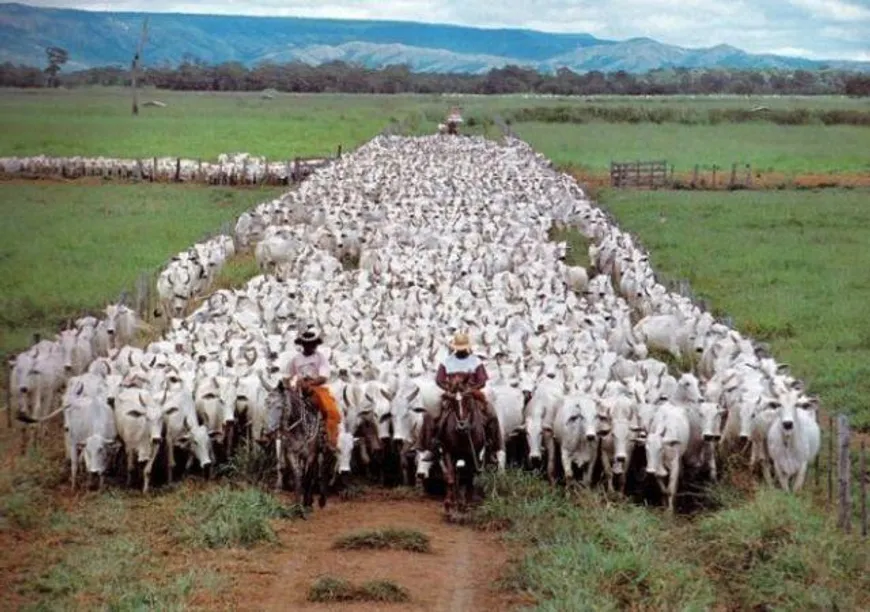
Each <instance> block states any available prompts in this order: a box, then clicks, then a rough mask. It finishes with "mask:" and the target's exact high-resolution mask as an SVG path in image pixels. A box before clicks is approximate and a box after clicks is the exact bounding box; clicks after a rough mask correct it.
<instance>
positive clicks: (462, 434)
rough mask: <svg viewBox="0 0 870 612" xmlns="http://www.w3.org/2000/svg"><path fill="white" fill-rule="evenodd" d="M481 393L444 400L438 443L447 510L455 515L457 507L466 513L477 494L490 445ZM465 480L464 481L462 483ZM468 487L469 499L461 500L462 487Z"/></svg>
mask: <svg viewBox="0 0 870 612" xmlns="http://www.w3.org/2000/svg"><path fill="white" fill-rule="evenodd" d="M485 401H486V400H485V399H484V398H483V396H482V394H481V393H480V392H479V391H452V392H447V393H445V394H444V395H443V398H442V406H441V410H442V414H441V422H440V426H439V427H438V432H437V436H438V441H439V442H440V444H441V453H442V460H443V463H444V479H445V480H446V484H447V497H445V499H444V510H445V511H446V512H448V513H450V512H451V510H452V509H453V507H454V506H456V505H457V500H458V510H459V511H460V512H465V510H466V509H467V507H468V504H470V503H471V498H472V495H473V493H474V476H475V475H476V474H477V472H479V471H480V469H481V468H482V465H481V459H480V455H481V451H482V450H483V449H484V447H485V446H486V423H485V420H484V419H485V417H484V407H483V405H482V402H485ZM460 481H461V482H460ZM461 484H464V485H465V496H464V497H463V498H460V497H459V487H460V485H461Z"/></svg>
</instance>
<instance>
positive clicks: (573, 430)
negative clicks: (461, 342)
mask: <svg viewBox="0 0 870 612" xmlns="http://www.w3.org/2000/svg"><path fill="white" fill-rule="evenodd" d="M569 226H570V227H572V228H575V229H576V230H578V231H579V232H581V233H582V234H583V235H584V236H585V237H586V238H587V239H588V240H589V241H590V246H589V248H588V255H589V257H590V260H591V262H590V263H591V265H590V267H589V269H588V272H587V269H586V268H583V267H579V266H572V265H568V264H566V263H565V261H566V255H571V254H570V253H569V252H568V249H569V245H568V244H567V243H565V242H553V241H550V240H549V236H550V232H551V230H552V229H553V228H565V227H569ZM242 249H253V250H254V251H255V253H256V255H257V260H258V262H259V263H260V265H261V267H262V270H263V274H261V275H258V276H256V277H254V278H252V279H251V280H250V281H249V282H248V283H247V284H246V285H245V286H243V287H240V288H237V289H232V290H227V289H221V290H218V291H214V292H211V290H210V289H209V287H210V282H211V280H213V278H214V275H215V271H216V270H217V269H219V268H220V266H221V265H222V263H223V261H224V260H225V259H226V258H227V257H229V256H230V255H232V254H233V253H234V252H236V250H242ZM349 261H352V262H353V265H349V264H348V262H349ZM160 279H161V280H159V281H158V287H159V293H160V294H161V299H162V300H163V302H164V311H165V312H166V327H165V332H164V335H163V338H162V339H161V340H159V341H156V342H153V343H151V344H149V345H148V346H147V347H146V348H144V349H141V348H136V347H134V346H131V345H130V344H129V341H130V339H131V338H132V336H133V334H134V332H135V329H136V326H137V325H138V322H137V320H136V317H135V313H133V312H132V311H131V310H129V309H126V308H124V307H118V306H110V307H108V308H107V310H106V318H105V319H103V320H97V319H95V318H91V317H88V318H84V319H81V320H79V321H77V322H76V323H75V325H74V327H73V329H71V330H69V331H64V332H62V333H61V334H60V335H59V336H58V338H57V340H55V341H49V340H44V341H42V342H40V343H39V344H37V345H35V346H34V347H32V348H31V349H30V350H29V351H27V352H25V353H22V354H20V355H18V356H17V358H16V359H14V361H13V363H12V366H13V371H12V381H13V383H12V384H13V392H14V403H15V409H16V411H18V412H19V413H20V414H24V415H27V417H28V420H31V421H40V420H41V419H44V418H45V416H46V415H47V414H49V412H50V411H51V409H52V407H53V406H54V405H59V406H60V408H58V410H61V411H62V412H63V418H64V423H65V438H66V445H67V452H68V458H69V459H70V461H71V465H72V466H73V469H72V479H73V485H74V486H75V479H76V472H77V466H78V464H79V463H80V462H82V463H83V464H84V466H85V468H86V470H87V472H88V473H90V474H92V475H96V476H99V477H100V482H102V476H103V474H104V472H105V471H106V470H107V467H108V465H109V464H110V461H109V460H108V457H109V456H110V455H111V453H112V452H113V451H114V450H115V449H118V448H123V449H124V451H125V452H126V457H127V466H128V473H130V474H132V473H133V471H134V468H136V467H137V466H138V465H141V466H143V468H144V469H143V471H142V474H143V477H144V478H143V488H144V489H145V490H147V488H148V483H149V479H150V474H151V469H152V466H153V464H154V461H155V458H156V457H157V456H158V452H159V450H160V449H161V448H163V449H164V450H165V452H166V457H167V460H168V465H170V466H172V465H173V464H174V456H175V454H174V453H175V450H176V449H178V448H181V449H185V450H186V451H188V453H187V455H188V457H189V459H188V464H187V467H190V466H191V464H192V462H193V461H197V462H198V463H199V464H200V465H201V466H203V467H207V466H209V465H210V464H213V463H215V462H216V461H218V460H226V458H227V457H228V456H229V454H230V452H232V448H231V447H232V444H233V442H232V440H233V438H234V436H242V437H247V438H248V440H250V441H261V442H262V441H263V440H264V437H265V435H266V433H267V432H266V428H267V420H268V419H267V417H266V411H265V402H266V396H267V394H268V393H269V391H270V390H271V389H272V388H273V387H274V386H275V385H276V383H277V381H278V380H279V378H280V377H281V376H283V375H284V373H286V371H287V368H288V364H289V361H290V359H291V358H292V357H293V355H294V354H295V350H296V348H295V345H294V344H293V338H294V337H295V335H296V333H297V330H298V329H300V327H301V326H308V325H314V326H316V327H317V328H319V329H320V330H321V332H322V334H323V338H324V340H325V343H324V345H323V346H322V347H321V350H323V351H324V352H325V353H326V354H327V356H328V358H329V362H330V363H331V366H332V382H331V383H330V387H331V390H332V393H333V395H334V396H335V398H336V399H337V401H338V403H339V405H340V407H341V410H342V414H343V422H342V426H341V435H340V444H339V446H340V453H341V456H340V459H339V461H338V464H337V470H338V471H339V472H349V471H351V468H352V466H354V469H356V467H357V466H360V465H363V466H364V465H365V464H367V462H368V461H369V460H370V458H371V457H373V456H377V453H379V452H386V451H394V452H399V453H400V457H402V459H403V460H405V461H408V462H412V463H410V465H405V467H406V468H410V469H409V471H410V477H412V478H413V476H414V474H415V470H416V474H417V476H426V475H427V474H428V473H429V470H430V469H431V467H432V466H430V465H426V464H425V462H423V461H421V459H420V458H421V456H423V454H422V453H420V452H416V451H417V450H418V449H417V444H418V442H419V435H420V430H421V426H422V422H423V416H424V414H425V413H429V414H431V415H433V416H437V414H438V413H439V411H440V407H441V403H440V393H439V391H438V389H437V387H436V386H435V385H434V373H435V370H436V368H437V364H438V363H439V361H440V360H441V359H443V358H444V357H445V356H446V354H447V344H448V342H449V340H450V338H451V336H452V334H453V333H454V332H455V331H465V332H468V333H469V334H470V335H471V337H472V339H473V341H474V347H475V351H476V352H477V353H478V354H479V355H481V356H482V357H483V358H484V359H485V360H486V364H487V368H488V372H489V376H490V380H489V383H488V385H487V387H486V394H487V397H488V398H489V400H490V402H491V403H492V405H493V407H494V409H495V411H496V413H497V415H498V418H499V422H500V430H501V435H502V436H503V439H504V441H505V443H507V442H509V441H510V440H511V439H512V438H514V437H519V438H520V439H523V438H524V439H525V442H526V444H525V448H526V450H525V451H524V452H525V453H526V456H525V457H523V458H522V459H523V460H524V461H526V462H528V463H532V464H535V463H541V461H542V459H544V458H546V459H547V472H548V474H549V475H550V478H551V479H552V478H553V477H554V474H555V473H556V470H555V468H556V464H557V463H558V462H561V468H562V471H564V475H565V479H566V480H567V481H568V482H572V481H573V480H574V479H575V478H578V479H579V480H580V482H582V483H584V484H586V485H587V486H591V485H592V484H593V483H592V475H593V472H595V473H599V472H600V473H601V474H602V477H601V480H602V481H603V483H604V485H605V486H606V487H608V488H609V489H613V488H614V487H616V488H619V487H621V486H624V483H625V482H626V478H627V475H628V474H630V473H639V475H640V476H642V477H643V478H649V479H650V480H652V479H656V480H658V483H659V485H660V487H661V490H662V492H663V493H664V494H665V495H666V499H667V503H668V506H669V508H670V509H673V507H674V498H675V495H676V491H677V487H678V485H680V483H681V482H683V481H685V480H686V479H696V478H712V479H715V478H716V475H717V466H718V465H719V462H721V461H722V460H723V459H724V458H725V457H726V456H727V454H728V453H734V452H744V451H745V449H746V447H747V446H748V447H749V448H750V449H751V450H750V453H751V459H750V462H749V465H750V469H752V470H755V469H757V468H758V467H759V466H760V468H761V471H762V473H763V475H764V477H765V479H766V480H767V482H768V483H769V484H771V485H773V484H774V479H773V473H775V475H776V482H778V483H779V485H780V486H781V487H783V488H784V489H786V490H791V491H797V490H798V489H799V488H800V487H801V485H802V483H803V481H804V478H805V476H806V472H807V466H808V464H809V463H810V462H811V461H812V460H813V458H814V457H815V455H816V454H817V453H818V450H819V444H820V431H819V426H818V424H817V418H816V410H817V408H818V406H817V401H816V398H813V397H809V396H807V395H806V394H805V393H804V390H803V387H802V385H801V383H800V381H797V380H795V379H794V378H792V377H791V376H790V375H789V374H788V373H787V372H785V369H786V368H785V367H784V366H782V365H780V364H778V363H777V362H775V361H774V360H773V359H772V358H770V357H766V356H764V355H763V353H761V352H760V351H757V350H756V347H755V345H754V344H753V343H752V342H751V340H750V339H748V338H745V337H743V336H741V334H739V333H738V332H737V331H735V330H733V329H730V328H729V327H727V326H726V325H724V324H722V323H720V322H717V321H716V320H714V318H713V317H712V316H711V315H710V314H709V313H706V312H704V311H702V310H701V309H700V308H699V307H698V306H697V305H695V304H693V303H692V301H691V300H690V299H689V298H686V297H684V296H682V295H679V294H675V293H671V292H669V291H668V290H667V289H666V287H664V286H663V285H662V284H660V283H659V282H657V280H656V278H655V276H654V273H653V270H652V268H651V265H650V261H649V257H648V255H647V254H646V253H645V252H644V251H643V250H642V249H641V248H640V247H639V246H638V245H637V243H636V241H635V240H634V238H633V237H632V236H631V235H629V234H628V233H625V232H623V231H621V230H620V229H619V228H618V227H617V226H616V225H615V224H614V223H613V222H612V220H611V219H609V218H608V217H607V216H606V215H605V214H604V213H603V211H602V210H600V209H599V208H597V207H595V206H594V205H593V204H592V203H591V202H590V201H589V199H588V198H587V197H586V196H585V194H584V193H583V191H582V190H581V189H580V188H579V187H578V185H577V184H576V183H575V182H574V180H573V179H572V178H570V177H568V176H566V175H563V174H559V173H557V172H555V171H554V170H552V169H551V167H550V165H549V163H548V162H547V160H545V159H544V158H542V157H541V156H540V155H538V154H536V153H535V152H534V151H532V150H531V149H530V148H529V147H528V146H527V145H526V144H525V143H523V142H521V141H516V140H508V141H507V143H506V144H501V145H500V144H496V143H493V142H491V141H487V140H485V139H482V138H470V137H465V138H456V137H448V136H440V135H435V136H427V137H420V138H404V137H394V136H379V137H377V138H375V139H374V140H372V141H370V142H368V143H367V144H366V145H364V146H362V147H361V148H359V149H358V150H356V151H355V152H354V153H353V154H351V155H347V156H345V157H344V158H343V159H341V160H339V161H336V162H335V163H334V164H332V165H330V166H328V167H325V168H322V169H320V170H319V171H317V172H316V173H315V174H314V175H312V177H310V178H309V179H308V180H307V181H305V182H303V183H302V184H301V185H300V186H299V188H298V189H296V190H293V191H290V192H288V193H287V194H285V195H284V196H282V197H281V198H279V199H277V200H274V201H271V202H266V203H263V204H260V205H259V206H257V207H256V208H255V209H253V210H251V211H249V212H246V213H244V214H242V215H241V216H240V217H239V219H238V221H237V224H236V227H235V230H234V236H233V237H232V238H230V237H228V236H220V237H218V238H214V239H212V240H210V241H209V242H207V243H203V244H200V245H196V246H194V247H193V248H191V249H190V250H188V251H187V252H185V253H183V254H181V255H179V256H177V257H176V258H174V259H173V261H172V262H170V264H169V265H168V266H167V268H166V269H165V270H164V271H163V273H162V274H161V276H160ZM161 283H162V285H161ZM196 296H200V297H201V298H202V301H200V302H198V303H197V302H194V301H192V300H193V298H194V297H196ZM191 310H193V311H192V312H190V311H191ZM657 351H666V352H667V353H670V354H671V355H673V356H674V357H675V358H679V359H681V360H683V361H684V362H685V361H686V360H690V361H691V362H692V363H693V367H692V373H689V372H687V373H683V374H681V375H679V376H676V377H675V376H672V375H671V374H669V370H668V366H667V365H666V364H665V363H664V362H663V361H661V360H658V359H655V358H652V357H651V356H650V354H659V355H661V354H662V353H660V352H657ZM53 395H57V396H58V397H61V399H60V400H59V402H60V403H59V404H53V403H52V402H53V401H54V399H53V397H52V396H53ZM31 427H32V425H31ZM635 449H637V450H638V452H634V451H635ZM498 462H499V468H500V469H504V467H505V463H506V456H505V453H504V452H502V453H500V454H499V457H498ZM771 468H772V470H773V472H772V471H771Z"/></svg>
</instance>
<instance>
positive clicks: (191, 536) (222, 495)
mask: <svg viewBox="0 0 870 612" xmlns="http://www.w3.org/2000/svg"><path fill="white" fill-rule="evenodd" d="M177 514H178V519H179V530H180V533H179V536H180V539H181V540H183V541H186V542H190V543H192V544H194V545H197V546H203V547H206V548H228V547H233V546H241V547H251V546H253V545H255V544H257V543H259V542H276V541H277V538H276V536H275V532H274V530H273V529H272V527H271V526H270V525H269V520H270V519H277V518H284V519H287V518H293V517H296V516H298V512H296V511H295V509H294V508H287V507H285V506H284V505H282V504H281V502H280V501H278V499H277V498H275V497H274V496H273V495H270V494H269V493H265V492H263V491H261V490H259V489H255V488H244V489H230V488H226V487H222V488H219V489H212V490H209V491H205V492H202V493H197V494H195V495H194V496H193V498H192V499H190V500H189V501H188V502H187V503H186V504H184V505H183V506H182V507H181V509H180V510H179V512H178V513H177Z"/></svg>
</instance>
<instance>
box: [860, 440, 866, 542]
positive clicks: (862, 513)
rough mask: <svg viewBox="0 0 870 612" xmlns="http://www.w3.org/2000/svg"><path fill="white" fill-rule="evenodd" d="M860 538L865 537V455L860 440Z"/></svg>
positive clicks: (863, 445)
mask: <svg viewBox="0 0 870 612" xmlns="http://www.w3.org/2000/svg"><path fill="white" fill-rule="evenodd" d="M860 468H861V470H860V472H861V482H860V488H861V537H862V538H866V537H867V455H866V449H865V444H864V440H861V463H860Z"/></svg>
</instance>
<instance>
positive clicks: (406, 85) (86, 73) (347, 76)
mask: <svg viewBox="0 0 870 612" xmlns="http://www.w3.org/2000/svg"><path fill="white" fill-rule="evenodd" d="M64 59H65V58H64ZM55 66H56V64H55ZM50 72H51V74H48V71H46V70H42V69H39V68H35V67H30V66H21V65H13V64H11V63H9V62H7V63H4V64H0V87H50V86H55V87H56V86H64V87H80V86H89V85H90V86H92V85H114V86H119V85H120V86H128V85H130V80H131V79H130V71H129V70H128V69H125V68H119V67H115V66H107V67H101V68H90V69H88V70H79V71H75V72H69V73H65V74H60V73H59V72H58V71H57V70H56V69H52V70H51V71H50ZM47 77H48V78H47ZM140 79H141V82H142V84H144V85H150V86H154V87H157V88H160V89H172V90H195V91H262V90H265V89H275V90H278V91H285V92H300V93H302V92H304V93H378V94H398V93H421V94H425V93H457V94H522V93H529V94H554V95H604V94H613V95H667V94H700V95H707V94H738V95H764V94H782V95H832V94H833V95H844V94H845V95H852V96H868V95H870V75H867V74H863V73H856V72H847V71H842V70H817V71H809V70H736V69H734V70H731V69H686V68H674V69H658V70H652V71H649V72H647V73H644V74H632V73H629V72H626V71H624V70H620V71H616V72H600V71H597V70H593V71H591V72H587V73H582V74H581V73H577V72H574V71H572V70H570V69H568V68H560V69H559V70H557V71H556V72H555V73H552V74H545V73H540V72H537V71H535V70H532V69H529V68H523V67H520V66H505V67H504V68H495V69H492V70H490V71H488V72H486V73H483V74H462V73H430V72H413V71H412V70H411V69H410V68H409V67H408V66H407V65H392V66H386V67H384V68H380V69H376V68H366V67H365V66H361V65H356V64H350V63H347V62H342V61H334V62H329V63H325V64H321V65H318V66H311V65H308V64H304V63H301V62H292V63H285V64H272V63H264V64H259V65H257V66H254V67H251V68H248V67H246V66H244V65H242V64H241V63H238V62H226V63H223V64H217V65H209V64H206V63H204V62H202V61H199V60H197V59H195V58H190V57H186V58H184V60H183V61H182V62H181V63H180V64H179V65H178V66H158V67H152V68H146V69H144V70H143V71H142V74H141V75H140Z"/></svg>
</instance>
